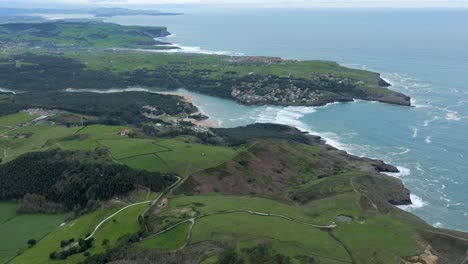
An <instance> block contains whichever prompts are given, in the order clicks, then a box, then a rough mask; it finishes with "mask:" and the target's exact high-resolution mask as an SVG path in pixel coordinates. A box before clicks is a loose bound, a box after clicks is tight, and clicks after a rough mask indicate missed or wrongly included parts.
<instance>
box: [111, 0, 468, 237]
mask: <svg viewBox="0 0 468 264" xmlns="http://www.w3.org/2000/svg"><path fill="white" fill-rule="evenodd" d="M107 21H109V22H115V23H119V24H126V25H149V26H167V27H168V30H169V31H170V32H171V33H172V34H173V35H171V36H169V37H168V38H167V41H170V42H172V43H175V44H177V45H178V46H179V47H181V50H180V51H179V52H194V53H205V54H228V55H229V54H232V55H264V56H277V57H283V58H289V59H300V60H308V59H321V60H333V61H337V62H339V63H340V64H342V65H345V66H349V67H354V68H360V69H368V70H373V71H377V72H380V73H381V74H382V76H383V77H384V78H385V79H386V80H388V81H389V82H390V83H391V84H392V85H393V86H392V87H391V89H394V90H397V91H400V92H403V93H405V94H407V95H409V96H411V97H412V98H413V99H412V103H413V105H414V106H415V107H412V108H408V107H401V106H393V105H387V104H382V103H376V102H366V101H355V102H353V103H340V104H330V105H327V106H324V107H278V106H241V105H238V104H237V103H235V102H233V101H229V100H225V99H219V98H214V97H211V96H206V95H201V94H196V93H191V92H189V91H186V90H181V91H180V92H183V93H191V94H193V95H194V104H195V105H197V106H198V107H199V108H200V109H201V110H202V111H203V112H204V113H206V114H207V115H209V116H210V117H211V118H212V120H214V121H216V122H217V123H218V125H219V126H223V127H234V126H239V125H246V124H250V123H255V122H273V123H281V124H288V125H292V126H295V127H298V128H299V129H301V130H304V131H309V132H310V133H312V134H316V135H320V136H322V137H324V138H325V139H326V140H327V142H328V143H329V144H331V145H333V146H335V147H337V148H340V149H343V150H346V151H348V152H350V153H352V154H355V155H359V156H366V157H371V158H377V159H382V160H384V161H386V162H388V163H390V164H393V165H396V166H398V168H400V171H401V172H400V173H398V174H394V175H393V176H395V177H399V178H401V179H402V180H403V182H404V183H405V185H406V186H407V187H408V188H409V189H410V190H411V192H412V195H411V197H412V200H413V205H411V206H404V207H402V208H403V209H405V210H408V211H410V212H412V213H414V214H416V215H418V216H419V217H421V218H422V219H424V220H425V221H427V222H428V223H430V224H432V225H434V226H437V227H443V228H450V229H457V230H462V231H468V173H467V169H468V49H467V47H468V34H467V31H466V28H467V27H468V10H450V9H445V10H429V9H427V10H415V9H413V10H376V9H374V10H364V9H362V10H340V9H335V10H332V9H330V10H326V9H323V10H322V9H289V10H287V9H283V10H279V9H255V10H252V9H229V10H216V9H210V10H203V9H199V10H189V12H187V13H186V14H185V15H182V16H170V17H163V16H160V17H149V16H131V17H114V18H110V19H107Z"/></svg>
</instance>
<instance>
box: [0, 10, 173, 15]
mask: <svg viewBox="0 0 468 264" xmlns="http://www.w3.org/2000/svg"><path fill="white" fill-rule="evenodd" d="M37 14H90V15H94V16H95V17H113V16H135V15H146V16H174V15H181V14H179V13H167V12H161V11H159V10H137V9H127V8H97V9H49V8H0V15H10V16H19V15H37Z"/></svg>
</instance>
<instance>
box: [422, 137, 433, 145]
mask: <svg viewBox="0 0 468 264" xmlns="http://www.w3.org/2000/svg"><path fill="white" fill-rule="evenodd" d="M424 141H426V143H427V144H431V143H432V137H431V136H427V137H426V139H424Z"/></svg>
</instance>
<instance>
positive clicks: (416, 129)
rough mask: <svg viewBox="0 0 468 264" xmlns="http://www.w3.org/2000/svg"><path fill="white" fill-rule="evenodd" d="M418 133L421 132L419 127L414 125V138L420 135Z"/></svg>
mask: <svg viewBox="0 0 468 264" xmlns="http://www.w3.org/2000/svg"><path fill="white" fill-rule="evenodd" d="M418 133H419V130H418V128H416V127H413V135H412V137H413V138H417V137H418Z"/></svg>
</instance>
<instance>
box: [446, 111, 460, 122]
mask: <svg viewBox="0 0 468 264" xmlns="http://www.w3.org/2000/svg"><path fill="white" fill-rule="evenodd" d="M445 119H446V120H447V121H459V120H462V117H460V116H458V112H455V111H449V112H448V113H447V114H446V115H445Z"/></svg>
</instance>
